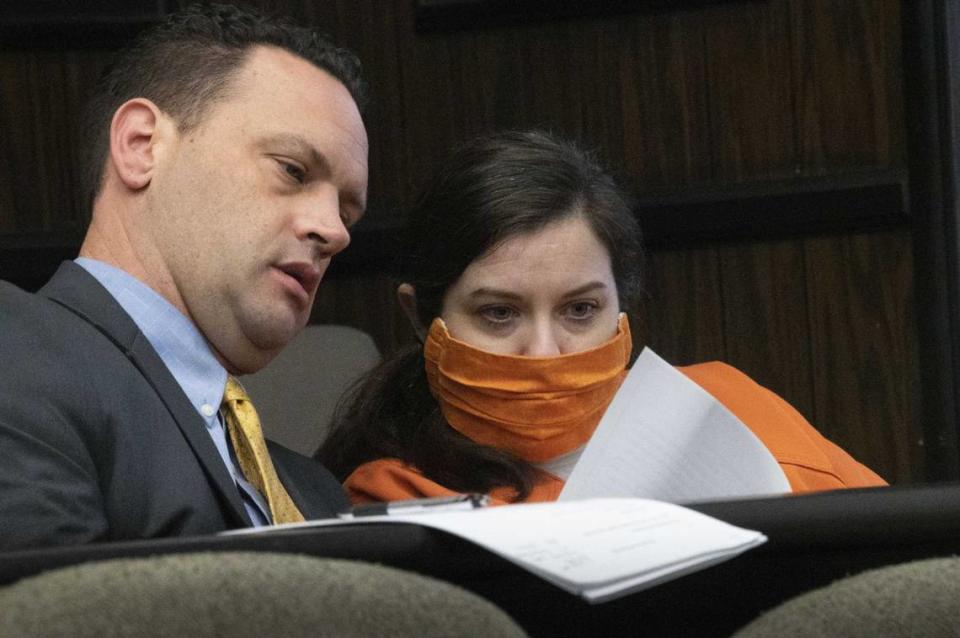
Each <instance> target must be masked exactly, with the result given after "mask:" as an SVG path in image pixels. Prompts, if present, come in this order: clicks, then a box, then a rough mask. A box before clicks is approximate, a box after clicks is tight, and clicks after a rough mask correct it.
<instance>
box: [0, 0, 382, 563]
mask: <svg viewBox="0 0 960 638" xmlns="http://www.w3.org/2000/svg"><path fill="white" fill-rule="evenodd" d="M361 94H362V86H361V81H360V79H359V63H358V62H357V60H356V59H355V58H354V57H353V55H352V54H350V53H348V52H346V51H344V50H342V49H338V48H336V47H334V46H333V45H332V44H331V43H330V42H329V41H327V40H326V39H325V38H323V37H321V36H318V35H316V34H314V33H312V32H310V31H308V30H306V29H303V28H300V27H294V26H291V25H289V24H288V23H284V22H282V21H274V20H269V19H266V18H263V17H261V16H257V15H253V14H250V13H247V12H242V11H239V10H237V9H235V8H232V7H226V6H214V7H212V8H191V9H188V10H186V11H185V12H182V13H180V14H176V15H174V16H171V17H170V18H169V19H168V20H167V21H165V22H164V24H162V25H160V26H159V27H157V28H155V29H154V30H152V31H151V32H150V33H148V34H145V35H144V36H141V37H140V38H139V39H138V40H137V41H136V42H135V43H134V44H132V45H131V46H130V47H128V49H126V50H125V51H124V52H123V53H122V55H121V57H120V59H119V61H118V62H117V63H116V64H115V65H114V66H113V68H112V70H111V71H110V72H109V74H108V75H106V76H105V78H104V80H103V81H102V82H101V85H100V88H99V90H98V92H97V93H96V95H95V98H94V100H93V102H92V105H91V108H90V111H89V117H88V125H87V127H86V128H87V131H88V132H89V139H88V140H86V142H85V145H86V151H87V155H88V157H87V159H86V166H85V168H86V169H88V172H87V177H86V179H87V184H86V187H87V188H86V191H87V193H88V197H89V201H90V209H91V211H92V216H91V221H90V226H89V228H88V231H87V234H86V237H85V239H84V242H83V245H82V247H81V250H80V257H79V258H78V259H77V260H75V261H72V262H65V263H64V264H63V265H62V266H61V267H60V269H59V271H58V272H57V273H56V274H55V275H54V277H53V278H52V279H51V281H50V282H49V283H48V284H47V285H46V286H45V287H44V288H42V289H41V290H40V291H39V292H38V293H37V294H29V293H26V292H24V291H21V290H19V289H17V288H15V287H13V286H11V285H9V284H5V283H2V282H0V362H2V365H3V367H2V370H0V458H2V463H0V549H13V548H22V547H38V546H45V545H56V544H69V543H83V542H91V541H105V540H115V539H134V538H149V537H161V536H177V535H190V534H205V533H212V532H217V531H221V530H225V529H231V528H238V527H244V526H250V525H264V524H269V523H271V522H284V521H288V520H299V517H301V516H302V517H304V518H308V519H309V518H317V517H324V516H331V515H333V514H335V512H336V511H337V510H339V509H341V508H343V507H344V506H345V505H346V502H345V499H344V496H343V493H342V490H341V489H340V486H339V484H338V483H337V482H336V481H335V480H334V479H333V477H332V476H331V475H330V474H329V473H328V472H327V471H326V470H325V469H324V468H323V467H321V466H320V465H319V464H317V463H315V462H314V461H312V460H310V459H307V458H305V457H302V456H299V455H297V454H295V453H293V452H291V451H289V450H285V449H283V448H281V447H280V446H273V445H271V446H270V448H269V450H270V452H269V454H265V453H263V452H262V451H259V452H258V450H259V449H260V448H258V445H262V434H260V433H259V425H258V424H256V418H255V417H254V418H253V421H252V422H253V423H254V425H253V430H249V429H248V428H249V424H250V423H251V420H250V419H249V418H248V417H246V416H240V417H237V416H236V414H250V411H249V410H247V412H243V408H236V407H235V406H236V405H242V404H243V403H244V401H245V400H246V398H245V397H242V390H240V392H241V395H240V398H239V399H237V398H236V395H235V396H234V398H233V399H231V401H233V404H231V402H230V401H226V402H224V401H223V398H224V391H225V388H226V389H229V388H234V390H231V391H232V392H234V393H236V388H239V387H240V386H237V385H236V384H235V383H234V381H233V379H234V376H235V375H242V374H244V373H249V372H253V371H255V370H257V369H259V368H261V367H263V366H264V365H266V364H267V363H268V362H269V361H270V359H271V358H272V357H273V356H274V355H276V354H277V353H278V352H279V351H280V350H281V349H282V348H283V347H284V346H285V345H286V344H287V343H288V341H289V340H290V339H291V338H292V337H293V336H294V335H295V334H297V332H298V331H299V330H300V329H301V328H303V326H304V325H305V324H306V322H307V319H308V317H309V314H310V308H311V306H312V304H313V300H314V296H315V294H316V290H317V286H318V284H319V282H320V279H321V277H322V275H323V273H324V270H325V269H326V266H327V265H328V264H329V261H330V258H331V257H332V256H333V255H334V254H336V253H337V252H339V251H340V250H342V249H343V248H345V247H346V245H347V243H348V242H349V233H348V230H347V229H348V227H349V226H350V225H352V224H353V223H355V222H356V221H357V220H358V219H359V218H360V216H361V215H362V214H363V211H364V208H365V204H366V201H365V198H366V185H367V138H366V132H365V130H364V126H363V122H362V119H361V116H360V112H359V107H358V103H360V102H361ZM318 365H322V362H318ZM291 400H296V397H291ZM231 405H233V406H234V407H231ZM247 405H249V404H247ZM231 415H234V416H233V417H231ZM231 418H234V419H235V421H234V422H239V423H241V424H243V425H241V426H235V425H234V424H233V422H231ZM251 432H252V433H251ZM258 437H259V439H258ZM258 440H259V442H260V443H259V444H258ZM251 459H252V460H251ZM271 459H272V460H271ZM250 468H253V469H250ZM277 479H279V482H278V481H277ZM281 496H282V497H283V498H282V499H280V497H281ZM278 503H280V505H278ZM281 505H282V507H281ZM278 508H280V509H278Z"/></svg>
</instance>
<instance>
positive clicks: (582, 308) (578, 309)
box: [567, 301, 597, 321]
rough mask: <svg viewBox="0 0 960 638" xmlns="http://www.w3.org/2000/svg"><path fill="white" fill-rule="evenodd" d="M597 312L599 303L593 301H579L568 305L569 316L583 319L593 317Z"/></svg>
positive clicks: (579, 319)
mask: <svg viewBox="0 0 960 638" xmlns="http://www.w3.org/2000/svg"><path fill="white" fill-rule="evenodd" d="M596 312H597V304H596V303H594V302H592V301H577V302H575V303H572V304H570V305H569V306H567V316H569V317H570V318H571V319H576V320H578V321H582V320H584V319H589V318H591V317H592V316H593V315H594V314H596Z"/></svg>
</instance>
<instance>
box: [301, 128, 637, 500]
mask: <svg viewBox="0 0 960 638" xmlns="http://www.w3.org/2000/svg"><path fill="white" fill-rule="evenodd" d="M577 215H579V216H582V217H583V218H584V219H585V220H586V221H587V223H588V224H589V225H590V227H591V228H592V229H593V231H594V233H596V235H597V238H598V239H599V240H600V241H601V243H602V244H603V245H604V246H605V247H606V248H607V251H608V253H609V254H610V259H611V265H612V269H613V275H614V279H615V281H616V283H617V290H618V293H619V296H620V307H621V309H623V310H629V309H632V307H633V304H634V303H635V301H636V299H637V297H638V296H639V294H640V292H641V270H642V247H641V241H640V229H639V225H638V223H637V220H636V217H635V216H634V214H633V210H632V205H631V201H630V199H629V198H628V197H627V195H626V194H625V193H624V191H623V190H621V189H620V188H619V187H618V186H617V184H616V183H615V181H614V180H613V178H611V177H610V175H608V174H607V173H606V172H605V171H604V170H603V169H602V168H601V166H600V165H599V163H598V162H597V161H596V160H595V159H594V158H593V157H592V156H591V155H590V154H588V153H586V152H585V151H583V150H581V149H580V148H578V147H577V146H575V145H573V144H571V143H569V142H566V141H563V140H559V139H557V138H555V137H553V136H551V135H549V134H547V133H543V132H539V131H528V132H504V133H496V134H492V135H488V136H484V137H481V138H477V139H475V140H473V141H472V142H469V143H467V144H466V145H464V146H461V147H460V148H459V149H458V150H457V151H456V152H454V153H453V155H452V156H451V158H450V159H449V160H448V161H447V162H445V163H444V164H443V168H441V170H440V172H439V173H438V174H437V176H436V178H435V179H434V180H433V181H432V183H431V185H430V187H429V188H428V189H427V190H426V191H425V192H424V193H423V195H422V196H421V197H420V198H419V200H418V201H417V203H416V205H415V206H414V208H413V211H412V213H411V214H410V217H409V219H408V222H407V226H406V229H405V232H404V242H403V246H404V249H403V253H402V259H403V264H402V268H401V271H402V273H403V275H404V278H403V280H404V281H406V282H409V283H410V284H412V285H413V287H414V289H415V291H416V298H417V312H418V314H419V316H420V318H421V320H423V321H424V322H425V323H426V324H429V323H430V321H431V320H432V319H433V318H434V317H437V316H439V315H440V311H441V307H442V303H443V296H444V294H445V293H446V291H447V289H449V288H450V286H452V285H453V284H454V283H455V282H456V281H457V280H458V279H459V278H460V275H461V274H462V273H463V271H464V270H466V268H467V267H468V266H469V265H470V263H471V262H473V261H474V260H475V259H477V258H478V257H480V256H482V255H484V254H486V253H487V252H488V251H490V250H491V249H493V248H494V247H496V246H497V245H498V244H500V243H501V242H503V241H504V240H506V239H508V238H510V237H514V236H517V235H521V234H528V233H534V232H536V231H538V230H540V229H542V228H544V227H545V226H548V225H550V224H554V223H557V222H559V221H562V220H565V219H568V218H570V217H572V216H577ZM343 405H344V406H345V408H344V409H343V410H340V411H339V412H338V415H337V417H336V418H335V420H334V426H333V430H332V431H331V434H330V436H329V437H328V438H327V440H326V442H325V443H324V444H323V446H322V447H321V448H320V450H318V452H317V458H318V459H320V460H321V461H322V462H323V463H324V464H325V465H327V467H328V468H330V469H331V470H332V471H333V472H334V473H335V474H336V475H337V476H338V477H339V478H340V479H341V480H343V479H345V478H346V477H347V476H348V475H349V474H350V472H352V471H353V470H354V469H356V467H357V466H359V465H361V464H362V463H365V462H367V461H371V460H374V459H378V458H384V457H392V458H398V459H400V460H401V461H403V462H404V463H407V464H409V465H412V466H414V467H416V468H417V469H419V470H420V471H421V472H422V473H423V474H424V475H425V476H427V477H428V478H430V479H432V480H434V481H436V482H438V483H440V484H441V485H443V486H445V487H447V488H449V489H452V490H456V491H463V492H489V491H490V490H491V489H492V488H494V487H499V486H508V487H512V488H513V490H514V492H515V494H516V498H518V499H521V500H522V499H524V498H526V496H527V495H528V494H529V490H530V488H531V485H532V480H533V477H534V469H533V467H532V466H531V465H530V464H529V463H527V462H526V461H523V460H521V459H518V458H516V457H514V456H512V455H510V454H508V453H506V452H504V451H501V450H496V449H494V448H491V447H485V446H481V445H479V444H477V443H474V442H473V441H471V440H469V439H467V438H466V437H464V436H463V435H461V434H460V433H458V432H457V431H455V430H454V429H453V428H452V427H450V426H449V425H448V424H447V422H446V421H445V420H444V418H443V415H442V414H441V412H440V408H439V405H438V404H437V401H436V399H435V398H434V397H433V396H432V395H431V393H430V389H429V386H428V385H427V380H426V374H425V372H424V360H423V353H422V347H421V346H420V345H419V344H416V345H414V346H411V347H408V348H405V349H403V350H401V351H400V352H399V353H398V354H397V355H395V356H394V357H392V358H391V359H389V360H388V361H386V362H384V363H383V364H381V365H380V366H379V367H378V368H376V369H375V370H374V371H373V372H371V373H370V374H369V375H368V376H367V377H366V378H365V380H364V381H363V383H362V385H360V386H358V387H357V388H355V390H354V391H353V392H352V393H351V395H349V396H348V397H347V399H346V402H345V403H344V404H343Z"/></svg>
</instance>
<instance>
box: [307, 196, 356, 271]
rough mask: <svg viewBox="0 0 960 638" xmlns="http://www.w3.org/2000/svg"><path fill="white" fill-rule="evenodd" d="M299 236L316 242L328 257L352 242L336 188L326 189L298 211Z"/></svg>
mask: <svg viewBox="0 0 960 638" xmlns="http://www.w3.org/2000/svg"><path fill="white" fill-rule="evenodd" d="M295 224H296V234H297V238H299V239H302V240H309V241H312V242H315V243H316V244H317V247H318V248H319V249H320V251H321V252H322V253H323V254H324V255H325V256H327V257H329V256H332V255H335V254H336V253H338V252H340V251H341V250H343V249H344V248H346V247H347V245H348V244H349V243H350V232H349V231H348V230H347V227H346V226H345V225H344V223H343V218H342V217H341V215H340V199H339V195H338V193H337V192H336V189H332V188H331V189H325V190H324V191H323V192H321V193H320V194H318V196H317V197H313V198H311V199H310V200H309V202H306V203H304V205H303V208H302V209H301V210H299V211H298V213H297V218H296V221H295Z"/></svg>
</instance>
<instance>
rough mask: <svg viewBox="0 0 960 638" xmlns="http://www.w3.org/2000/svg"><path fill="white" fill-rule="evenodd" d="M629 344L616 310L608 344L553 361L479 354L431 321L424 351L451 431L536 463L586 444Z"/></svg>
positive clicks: (621, 375) (430, 378)
mask: <svg viewBox="0 0 960 638" xmlns="http://www.w3.org/2000/svg"><path fill="white" fill-rule="evenodd" d="M631 347H632V343H631V340H630V325H629V323H628V322H627V316H626V315H625V314H622V313H621V315H620V321H619V325H618V329H617V334H616V336H614V337H613V338H612V339H611V340H610V341H607V342H606V343H604V344H601V345H599V346H597V347H595V348H592V349H590V350H584V351H583V352H575V353H572V354H566V355H560V356H557V357H521V356H514V355H503V354H494V353H492V352H487V351H485V350H479V349H477V348H474V347H473V346H470V345H467V344H466V343H464V342H462V341H457V340H456V339H454V338H453V337H451V336H450V333H449V332H447V327H446V325H445V324H444V323H443V320H442V319H440V318H439V317H438V318H436V319H434V320H433V323H432V324H431V325H430V331H429V332H428V333H427V339H426V341H425V343H424V345H423V354H424V358H425V359H426V371H427V381H428V382H429V384H430V391H431V392H432V393H433V396H434V397H436V398H437V400H438V401H439V402H440V408H441V410H442V411H443V416H444V417H446V419H447V422H448V423H449V424H450V425H451V426H452V427H453V428H454V429H455V430H457V431H458V432H460V433H461V434H463V435H464V436H466V437H467V438H469V439H471V440H473V441H475V442H477V443H480V444H482V445H488V446H491V447H495V448H498V449H502V450H507V451H509V452H511V453H513V454H515V455H516V456H519V457H520V458H522V459H525V460H527V461H530V462H532V463H539V462H542V461H546V460H548V459H552V458H554V457H557V456H560V455H561V454H566V453H567V452H570V451H572V450H575V449H576V448H578V447H580V446H581V445H583V444H584V443H586V442H587V440H588V439H589V438H590V436H591V435H592V434H593V431H594V429H596V427H597V424H598V423H599V422H600V417H601V416H603V412H604V410H606V409H607V406H608V405H609V404H610V401H611V400H612V399H613V395H614V394H615V393H616V391H617V389H618V388H619V387H620V384H621V383H622V382H623V378H624V377H625V376H626V374H627V370H626V368H627V363H629V360H630V349H631Z"/></svg>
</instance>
